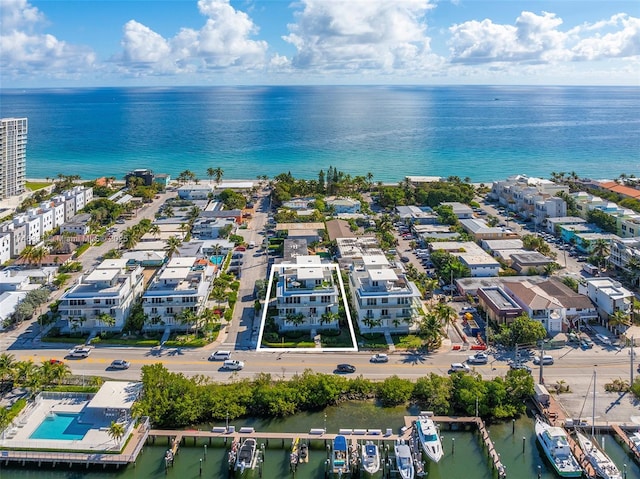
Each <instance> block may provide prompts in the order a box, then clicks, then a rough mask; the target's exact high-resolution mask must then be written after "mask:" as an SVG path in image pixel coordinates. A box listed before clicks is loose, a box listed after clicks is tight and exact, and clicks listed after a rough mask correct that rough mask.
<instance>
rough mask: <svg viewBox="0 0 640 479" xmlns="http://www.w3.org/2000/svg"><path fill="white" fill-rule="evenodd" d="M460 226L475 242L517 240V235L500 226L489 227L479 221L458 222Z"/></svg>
mask: <svg viewBox="0 0 640 479" xmlns="http://www.w3.org/2000/svg"><path fill="white" fill-rule="evenodd" d="M460 225H462V227H463V228H464V229H465V231H467V232H468V233H470V234H471V235H473V237H474V239H475V240H476V241H482V240H495V239H508V238H517V237H518V235H517V234H516V233H514V232H513V231H512V230H510V229H509V228H505V227H501V226H489V225H488V224H487V222H486V221H484V220H481V219H476V218H472V219H468V220H460Z"/></svg>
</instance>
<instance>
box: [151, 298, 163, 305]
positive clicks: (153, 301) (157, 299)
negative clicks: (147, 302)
mask: <svg viewBox="0 0 640 479" xmlns="http://www.w3.org/2000/svg"><path fill="white" fill-rule="evenodd" d="M151 303H152V304H159V303H162V298H151Z"/></svg>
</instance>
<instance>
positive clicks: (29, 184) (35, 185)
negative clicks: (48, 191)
mask: <svg viewBox="0 0 640 479" xmlns="http://www.w3.org/2000/svg"><path fill="white" fill-rule="evenodd" d="M52 184H53V183H46V182H41V181H26V182H25V184H24V186H25V188H27V189H28V190H31V191H36V190H41V189H42V188H46V187H47V186H51V185H52Z"/></svg>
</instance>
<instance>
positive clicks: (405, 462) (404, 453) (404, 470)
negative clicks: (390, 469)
mask: <svg viewBox="0 0 640 479" xmlns="http://www.w3.org/2000/svg"><path fill="white" fill-rule="evenodd" d="M394 453H395V455H396V466H397V467H398V473H399V474H400V477H401V478H402V479H413V478H414V476H415V470H414V468H413V458H412V457H411V449H409V446H407V444H405V442H404V441H403V440H401V439H399V440H398V441H397V442H396V444H395V446H394Z"/></svg>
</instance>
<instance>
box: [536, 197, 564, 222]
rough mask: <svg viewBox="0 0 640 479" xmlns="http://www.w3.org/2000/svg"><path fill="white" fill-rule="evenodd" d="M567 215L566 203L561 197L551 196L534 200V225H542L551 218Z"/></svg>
mask: <svg viewBox="0 0 640 479" xmlns="http://www.w3.org/2000/svg"><path fill="white" fill-rule="evenodd" d="M566 216H567V203H566V201H564V200H563V199H562V198H559V197H557V196H552V197H549V198H544V199H542V200H538V201H536V202H535V209H534V214H533V221H534V222H535V224H536V225H544V224H545V221H546V222H548V221H549V220H550V219H552V218H564V217H566Z"/></svg>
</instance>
